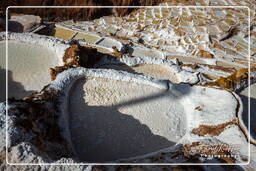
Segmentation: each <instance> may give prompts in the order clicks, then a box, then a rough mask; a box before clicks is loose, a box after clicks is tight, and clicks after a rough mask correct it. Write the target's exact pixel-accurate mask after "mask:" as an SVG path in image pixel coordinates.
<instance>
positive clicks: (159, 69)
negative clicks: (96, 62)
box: [101, 64, 179, 83]
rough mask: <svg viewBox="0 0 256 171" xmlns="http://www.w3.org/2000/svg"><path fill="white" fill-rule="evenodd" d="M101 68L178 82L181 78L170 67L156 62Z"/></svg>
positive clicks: (104, 66)
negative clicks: (155, 63)
mask: <svg viewBox="0 0 256 171" xmlns="http://www.w3.org/2000/svg"><path fill="white" fill-rule="evenodd" d="M101 68H112V69H116V70H123V71H128V72H131V73H137V74H142V75H147V76H151V77H153V78H156V79H163V80H170V81H171V82H174V83H178V82H179V79H178V78H177V76H176V73H174V72H171V70H170V69H168V68H167V67H164V66H160V65H154V64H140V65H136V66H134V67H129V66H127V65H120V64H119V65H113V64H112V65H111V64H109V65H103V66H101Z"/></svg>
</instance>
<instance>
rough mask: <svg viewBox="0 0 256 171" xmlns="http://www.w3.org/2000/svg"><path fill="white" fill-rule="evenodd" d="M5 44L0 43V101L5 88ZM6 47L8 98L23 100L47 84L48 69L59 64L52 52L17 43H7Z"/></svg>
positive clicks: (3, 96) (48, 78)
mask: <svg viewBox="0 0 256 171" xmlns="http://www.w3.org/2000/svg"><path fill="white" fill-rule="evenodd" d="M5 44H6V42H5V41H2V42H0V52H1V53H0V70H1V82H0V84H1V86H0V87H1V94H0V101H3V100H4V99H5V89H4V88H2V87H5V69H6V66H5V58H6V57H5V55H6V54H5V46H6V45H5ZM8 47H9V50H8V52H9V53H8V70H9V71H8V74H9V75H8V77H9V79H8V80H9V82H8V89H9V91H8V92H9V98H11V97H15V98H23V97H24V96H27V95H29V94H31V93H32V92H34V91H39V90H41V89H42V88H43V87H44V86H45V85H47V84H49V82H50V68H51V67H54V66H57V65H58V63H59V60H58V58H57V56H56V54H55V53H54V52H53V51H52V50H50V49H49V48H47V47H44V46H40V45H34V44H30V43H25V42H18V41H9V46H8ZM2 52H3V53H2Z"/></svg>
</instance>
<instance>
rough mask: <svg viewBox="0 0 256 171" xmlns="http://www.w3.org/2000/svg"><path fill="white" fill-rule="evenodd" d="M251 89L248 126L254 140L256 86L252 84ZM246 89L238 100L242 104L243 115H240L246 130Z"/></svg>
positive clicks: (255, 132)
mask: <svg viewBox="0 0 256 171" xmlns="http://www.w3.org/2000/svg"><path fill="white" fill-rule="evenodd" d="M250 89H251V94H250V95H251V96H250V101H251V106H250V109H251V110H250V116H251V118H250V119H251V120H250V123H251V124H250V126H251V135H252V137H253V138H254V139H256V125H255V123H256V107H255V106H256V84H252V85H251V86H250ZM248 90H249V89H248V88H246V89H244V90H243V91H242V92H241V93H240V94H239V96H240V98H241V100H242V102H243V114H242V119H243V121H244V124H245V126H246V127H247V128H248V115H249V113H248V97H249V95H248Z"/></svg>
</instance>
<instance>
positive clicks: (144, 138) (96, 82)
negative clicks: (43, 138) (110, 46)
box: [69, 78, 186, 162]
mask: <svg viewBox="0 0 256 171" xmlns="http://www.w3.org/2000/svg"><path fill="white" fill-rule="evenodd" d="M70 92H71V94H70V101H69V105H70V108H69V112H70V113H69V115H70V129H71V136H72V142H73V145H74V147H75V150H76V152H77V153H78V155H79V157H80V158H81V159H82V160H84V161H87V162H102V161H113V160H116V159H120V158H128V157H135V156H138V155H143V154H146V153H150V152H154V151H157V150H160V149H162V148H166V147H170V146H172V145H174V144H175V143H176V142H177V141H178V140H179V139H180V138H181V137H182V136H183V135H184V134H185V129H186V125H184V123H185V122H186V118H185V115H184V114H185V113H184V109H183V105H182V104H181V103H180V102H179V100H178V99H176V96H175V95H174V94H172V93H171V92H168V91H167V90H165V89H159V88H154V87H151V86H146V85H143V84H142V85H139V84H135V83H128V82H122V81H114V80H108V79H103V78H87V79H86V80H84V79H83V80H79V81H77V82H76V83H75V84H74V86H73V88H72V90H71V91H70ZM99 154H100V155H99Z"/></svg>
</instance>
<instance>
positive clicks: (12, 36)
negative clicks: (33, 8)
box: [0, 32, 70, 65]
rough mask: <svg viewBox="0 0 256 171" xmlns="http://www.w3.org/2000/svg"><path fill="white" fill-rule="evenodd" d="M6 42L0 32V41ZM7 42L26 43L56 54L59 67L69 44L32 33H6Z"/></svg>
mask: <svg viewBox="0 0 256 171" xmlns="http://www.w3.org/2000/svg"><path fill="white" fill-rule="evenodd" d="M3 40H6V33H5V32H0V41H3ZM8 40H16V41H22V42H28V43H31V44H35V45H42V46H45V47H47V48H49V49H51V50H52V51H53V52H55V53H56V54H57V57H58V59H59V65H63V60H62V57H63V56H64V54H65V51H66V49H67V48H69V47H70V44H69V43H68V42H67V41H64V40H61V39H58V38H54V37H51V36H44V35H38V34H34V33H11V32H9V33H8Z"/></svg>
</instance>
